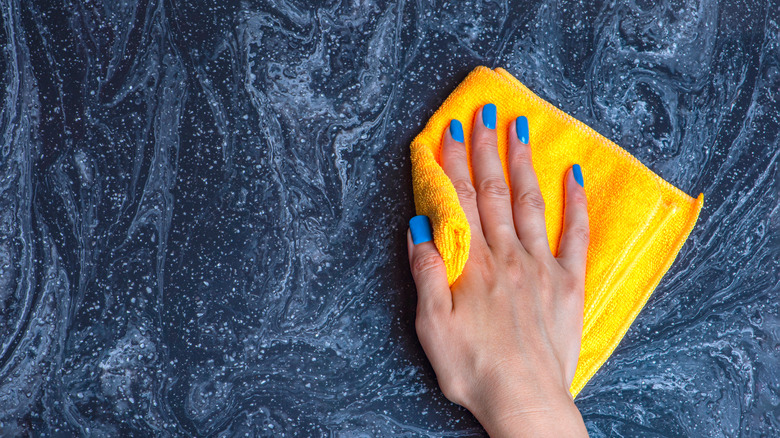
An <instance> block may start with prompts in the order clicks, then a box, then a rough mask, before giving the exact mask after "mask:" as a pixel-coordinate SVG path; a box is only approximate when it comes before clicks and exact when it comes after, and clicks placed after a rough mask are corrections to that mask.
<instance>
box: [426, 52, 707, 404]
mask: <svg viewBox="0 0 780 438" xmlns="http://www.w3.org/2000/svg"><path fill="white" fill-rule="evenodd" d="M487 103H494V104H496V106H497V107H498V119H497V123H496V129H497V130H498V134H499V135H498V152H499V155H500V157H501V160H502V162H503V163H504V174H505V177H506V178H507V181H508V179H509V174H508V172H507V167H506V150H507V132H508V127H509V124H510V123H512V122H513V121H514V120H515V118H517V117H518V116H521V115H522V116H526V117H527V118H528V124H529V129H530V133H531V141H530V144H531V149H532V154H533V165H534V168H535V169H536V173H537V176H538V177H539V186H540V188H541V191H542V196H543V197H544V200H545V203H546V210H545V219H546V221H547V235H548V237H549V240H550V248H551V249H552V252H553V254H557V252H558V243H559V240H560V237H561V231H562V225H563V208H564V185H563V182H564V176H565V173H566V171H567V170H568V169H569V168H570V167H571V166H572V165H573V164H575V163H578V164H580V165H581V166H582V172H583V174H584V175H585V192H586V194H587V196H588V217H589V220H590V246H589V247H588V262H587V273H586V278H585V324H584V328H583V335H582V351H581V353H580V359H579V364H578V365H577V373H576V375H575V377H574V381H573V383H572V385H571V393H572V395H577V393H579V392H580V390H581V389H582V387H583V386H584V385H585V383H586V382H587V381H588V380H589V379H590V378H591V377H592V376H593V374H594V373H595V372H596V370H598V368H599V367H600V366H601V365H602V364H603V363H604V362H605V361H606V360H607V358H608V357H609V356H610V354H612V351H614V349H615V347H616V346H617V344H618V342H620V339H621V338H622V337H623V335H625V333H626V330H628V327H629V326H630V325H631V323H632V322H633V321H634V318H636V316H637V314H638V313H639V311H640V310H641V309H642V307H643V306H644V305H645V302H647V299H648V298H649V297H650V294H651V293H652V292H653V289H655V287H656V285H658V282H659V281H660V280H661V277H662V276H663V275H664V274H665V273H666V271H667V270H668V269H669V266H670V265H671V264H672V261H674V259H675V257H676V256H677V253H678V251H679V250H680V248H681V247H682V245H683V243H684V242H685V240H686V239H687V237H688V234H689V233H690V231H691V229H692V228H693V226H694V224H695V223H696V220H697V218H698V217H699V211H700V210H701V207H702V203H703V199H704V197H703V195H699V197H698V198H696V199H694V198H691V197H690V196H688V195H686V194H685V193H683V192H682V191H680V190H679V189H677V188H676V187H674V186H672V185H671V184H669V183H668V182H666V181H664V180H663V179H662V178H661V177H659V176H658V175H656V174H654V173H653V172H652V171H650V170H649V169H648V168H647V167H645V166H644V165H643V164H642V163H640V162H639V161H638V160H637V159H636V158H634V157H633V156H632V155H631V154H629V153H628V152H626V151H625V150H624V149H622V148H620V147H619V146H618V145H616V144H615V143H613V142H611V141H609V140H608V139H606V138H605V137H604V136H602V135H600V134H599V133H597V132H596V131H594V130H593V129H591V128H590V127H588V126H587V125H585V124H583V123H582V122H579V121H578V120H576V119H574V118H573V117H571V116H569V115H568V114H566V113H564V112H563V111H561V110H559V109H558V108H556V107H554V106H553V105H551V104H550V103H548V102H546V101H545V100H543V99H541V98H540V97H539V96H537V95H535V94H534V93H532V92H531V91H530V90H529V89H528V88H526V87H525V86H524V85H523V84H521V83H520V82H519V81H518V80H517V79H515V77H513V76H512V75H511V74H509V73H508V72H507V71H506V70H504V69H501V68H497V69H495V70H491V69H489V68H487V67H477V68H476V69H474V71H472V72H471V73H470V74H469V75H468V77H466V79H465V80H464V81H463V82H462V83H461V84H460V85H459V86H458V87H457V88H456V89H455V91H454V92H453V93H452V94H451V95H450V96H449V97H448V98H447V100H446V101H445V102H444V104H442V106H441V108H439V109H438V110H437V111H436V113H435V114H434V115H433V117H431V119H430V120H429V121H428V124H427V125H426V126H425V129H423V131H422V132H421V133H420V134H419V135H418V136H417V137H416V138H415V139H414V141H413V142H412V146H411V159H412V180H413V186H414V202H415V207H416V209H417V214H420V215H426V216H428V217H429V218H430V220H431V224H432V226H433V237H434V242H435V243H436V247H437V248H438V249H439V252H440V253H441V255H442V257H443V259H444V263H445V265H446V266H447V277H448V280H449V282H450V284H452V283H454V282H455V280H457V278H458V276H459V275H460V274H461V272H462V271H463V266H464V265H465V264H466V260H467V258H468V255H469V244H470V241H471V232H470V230H469V224H468V221H467V220H466V215H465V214H464V212H463V209H462V208H461V207H460V203H459V202H458V196H457V193H456V192H455V188H454V187H453V186H452V183H451V182H450V180H449V178H448V177H447V176H446V175H445V174H444V171H443V170H442V168H441V161H440V152H441V145H442V143H441V142H442V136H443V133H444V130H445V129H447V128H448V127H449V123H450V120H452V119H458V120H460V121H461V122H462V123H463V131H464V136H465V140H466V141H465V144H466V148H467V150H469V149H470V146H471V145H470V139H471V127H472V123H473V119H474V114H475V112H476V111H477V110H478V109H479V108H480V107H481V106H482V105H485V104H487ZM469 157H470V155H469ZM469 160H470V158H469ZM470 167H471V162H470V161H469V168H470Z"/></svg>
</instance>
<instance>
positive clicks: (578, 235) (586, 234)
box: [569, 225, 590, 246]
mask: <svg viewBox="0 0 780 438" xmlns="http://www.w3.org/2000/svg"><path fill="white" fill-rule="evenodd" d="M569 233H571V236H572V237H573V238H575V239H577V240H579V241H580V242H582V243H584V244H585V245H586V246H587V245H588V244H589V243H590V228H588V227H587V226H585V225H575V226H573V227H572V228H571V230H569Z"/></svg>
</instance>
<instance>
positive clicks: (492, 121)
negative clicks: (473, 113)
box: [482, 103, 496, 129]
mask: <svg viewBox="0 0 780 438" xmlns="http://www.w3.org/2000/svg"><path fill="white" fill-rule="evenodd" d="M482 123H483V124H484V125H485V127H487V128H488V129H496V106H495V105H493V104H492V103H489V104H487V105H485V106H483V107H482Z"/></svg>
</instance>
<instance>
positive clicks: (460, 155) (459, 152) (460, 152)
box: [447, 145, 468, 162]
mask: <svg viewBox="0 0 780 438" xmlns="http://www.w3.org/2000/svg"><path fill="white" fill-rule="evenodd" d="M447 153H448V154H449V156H450V158H452V159H454V160H457V161H462V162H466V161H467V160H468V153H467V152H466V148H465V147H463V145H460V147H453V148H449V149H448V150H447Z"/></svg>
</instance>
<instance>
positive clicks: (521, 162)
mask: <svg viewBox="0 0 780 438" xmlns="http://www.w3.org/2000/svg"><path fill="white" fill-rule="evenodd" d="M512 151H513V152H512V153H511V154H509V160H510V161H509V164H510V165H511V166H512V167H520V168H524V167H527V166H529V165H530V166H533V160H532V159H531V148H530V147H528V146H526V145H523V146H520V147H515V148H512ZM532 168H533V167H532Z"/></svg>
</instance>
